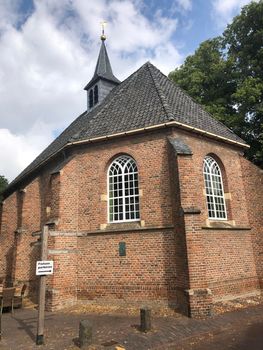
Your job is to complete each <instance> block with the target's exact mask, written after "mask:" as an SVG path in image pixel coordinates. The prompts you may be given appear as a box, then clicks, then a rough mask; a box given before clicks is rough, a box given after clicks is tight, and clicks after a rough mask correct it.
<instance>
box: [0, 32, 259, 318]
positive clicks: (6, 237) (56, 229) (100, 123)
mask: <svg viewBox="0 0 263 350" xmlns="http://www.w3.org/2000/svg"><path fill="white" fill-rule="evenodd" d="M101 39H102V42H101V48H100V52H99V57H98V61H97V65H96V68H95V73H94V76H93V77H92V79H91V80H90V82H89V83H88V84H87V86H86V87H85V90H86V91H87V104H88V106H87V111H85V112H84V113H83V114H81V115H80V116H79V117H78V118H77V119H76V120H75V121H73V123H71V124H70V125H69V126H68V128H66V129H65V130H64V131H63V132H62V134H61V135H60V136H59V137H58V138H57V139H55V140H54V141H53V142H52V143H51V144H50V145H49V146H48V147H47V148H46V149H45V150H44V151H43V152H42V153H41V154H40V155H39V156H38V157H37V158H36V159H35V160H34V161H33V162H32V163H31V164H30V165H29V166H28V167H27V168H26V169H25V170H24V171H23V172H22V173H21V174H20V175H19V176H18V177H17V178H16V179H15V180H14V181H13V182H12V183H11V184H10V185H9V186H8V188H7V189H6V191H5V193H4V201H3V203H2V207H1V232H0V247H1V255H0V278H2V279H4V283H5V284H6V285H10V284H11V283H26V284H27V285H28V293H29V297H32V298H34V296H35V295H36V293H37V289H38V278H37V277H36V276H35V265H36V260H38V259H39V254H40V247H39V241H38V239H39V236H38V233H39V231H41V230H42V228H43V226H44V225H48V226H49V238H48V249H49V251H48V253H49V256H48V258H49V259H50V260H53V261H54V274H53V275H51V276H48V278H47V283H48V286H47V306H48V308H49V309H50V310H56V309H59V308H62V307H64V306H66V305H71V304H74V303H76V302H78V301H83V302H93V303H98V304H101V303H104V304H105V303H106V304H107V303H108V304H111V305H113V304H118V305H121V304H123V305H127V304H129V305H136V306H138V307H139V306H141V305H150V306H168V307H172V308H177V309H178V310H180V311H181V312H182V313H184V314H187V315H189V316H191V317H200V316H206V315H210V314H211V312H212V309H213V304H214V303H215V302H217V301H219V300H222V299H231V298H235V297H243V296H249V295H256V294H260V292H261V289H262V287H263V264H262V263H263V214H262V213H263V173H262V171H261V170H260V169H259V168H257V167H256V166H255V165H253V164H252V163H250V162H249V161H248V160H246V159H245V158H244V157H243V153H244V150H245V149H246V148H247V147H248V145H247V144H246V143H245V142H244V141H243V140H242V139H240V138H239V137H238V136H237V135H235V134H234V133H233V132H232V131H231V130H230V129H228V128H227V127H226V126H224V125H223V124H222V123H220V122H219V121H217V120H215V119H214V118H213V117H212V116H211V115H210V114H208V113H207V112H205V111H204V110H203V108H202V107H201V106H200V105H198V104H197V103H195V102H194V101H193V100H192V98H191V97H189V96H188V95H187V94H186V93H185V92H184V91H183V90H181V89H180V88H179V87H178V86H177V85H176V84H174V83H173V82H172V81H170V80H169V79H168V78H167V77H166V76H165V75H163V74H162V73H161V72H160V71H159V70H158V69H157V68H156V67H155V66H153V65H152V64H151V63H149V62H147V63H145V64H144V65H143V66H142V67H141V68H139V69H138V70H137V71H136V72H134V73H133V74H132V75H130V76H129V77H128V78H127V79H125V80H124V81H123V82H120V81H119V80H118V79H117V78H116V77H115V76H114V74H113V72H112V68H111V65H110V61H109V58H108V54H107V51H106V46H105V37H104V36H102V37H101Z"/></svg>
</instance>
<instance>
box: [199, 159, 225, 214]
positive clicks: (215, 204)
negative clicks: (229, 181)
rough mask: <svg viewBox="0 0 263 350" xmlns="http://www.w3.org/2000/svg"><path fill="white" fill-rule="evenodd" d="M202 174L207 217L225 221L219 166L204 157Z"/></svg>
mask: <svg viewBox="0 0 263 350" xmlns="http://www.w3.org/2000/svg"><path fill="white" fill-rule="evenodd" d="M203 173H204V180H205V192H206V203H207V208H208V217H209V219H216V220H226V219H227V214H226V204H225V197H224V188H223V181H222V174H221V170H220V167H219V165H218V164H217V162H216V161H215V159H214V158H212V157H211V156H206V157H205V159H204V165H203Z"/></svg>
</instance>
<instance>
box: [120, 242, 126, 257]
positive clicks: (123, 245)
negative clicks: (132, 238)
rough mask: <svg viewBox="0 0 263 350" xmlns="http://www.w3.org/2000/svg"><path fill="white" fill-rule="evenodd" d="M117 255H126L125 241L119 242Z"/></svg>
mask: <svg viewBox="0 0 263 350" xmlns="http://www.w3.org/2000/svg"><path fill="white" fill-rule="evenodd" d="M119 256H126V243H125V242H119Z"/></svg>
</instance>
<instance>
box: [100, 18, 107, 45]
mask: <svg viewBox="0 0 263 350" xmlns="http://www.w3.org/2000/svg"><path fill="white" fill-rule="evenodd" d="M100 24H101V33H102V34H101V37H100V38H101V40H102V41H104V40H106V35H105V34H104V29H105V26H106V24H107V22H106V21H102V22H100Z"/></svg>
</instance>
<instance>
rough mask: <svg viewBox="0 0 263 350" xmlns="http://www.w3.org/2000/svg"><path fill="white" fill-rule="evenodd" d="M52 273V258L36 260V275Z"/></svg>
mask: <svg viewBox="0 0 263 350" xmlns="http://www.w3.org/2000/svg"><path fill="white" fill-rule="evenodd" d="M52 274H53V261H52V260H41V261H37V266H36V275H37V276H45V275H52Z"/></svg>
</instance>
